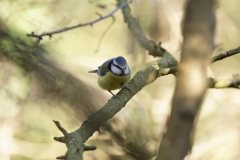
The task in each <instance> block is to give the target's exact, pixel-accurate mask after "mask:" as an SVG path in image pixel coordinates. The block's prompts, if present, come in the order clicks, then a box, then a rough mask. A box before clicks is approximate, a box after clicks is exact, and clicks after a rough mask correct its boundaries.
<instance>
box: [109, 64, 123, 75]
mask: <svg viewBox="0 0 240 160" xmlns="http://www.w3.org/2000/svg"><path fill="white" fill-rule="evenodd" d="M111 71H112V72H113V73H114V74H117V75H120V74H121V70H120V69H118V68H117V67H115V66H114V65H111Z"/></svg>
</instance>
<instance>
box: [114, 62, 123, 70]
mask: <svg viewBox="0 0 240 160" xmlns="http://www.w3.org/2000/svg"><path fill="white" fill-rule="evenodd" d="M112 64H113V65H114V66H115V67H117V68H118V69H120V70H123V69H122V68H120V67H119V66H117V65H115V64H114V63H112Z"/></svg>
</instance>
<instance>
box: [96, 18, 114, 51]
mask: <svg viewBox="0 0 240 160" xmlns="http://www.w3.org/2000/svg"><path fill="white" fill-rule="evenodd" d="M115 21H116V19H115V17H114V16H112V23H110V24H109V25H108V27H107V28H106V30H105V31H104V32H103V33H102V35H101V37H100V39H99V41H98V46H97V49H96V51H95V52H96V53H97V52H98V51H99V48H100V45H101V43H102V40H103V37H104V36H105V35H106V33H107V31H108V30H109V29H110V28H111V27H112V26H113V24H114V22H115Z"/></svg>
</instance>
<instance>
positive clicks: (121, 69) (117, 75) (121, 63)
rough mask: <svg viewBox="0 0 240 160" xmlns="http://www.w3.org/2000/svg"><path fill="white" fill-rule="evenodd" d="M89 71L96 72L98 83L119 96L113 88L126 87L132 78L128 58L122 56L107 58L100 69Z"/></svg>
mask: <svg viewBox="0 0 240 160" xmlns="http://www.w3.org/2000/svg"><path fill="white" fill-rule="evenodd" d="M89 73H96V74H97V75H98V85H99V86H100V87H101V88H102V89H103V90H107V91H108V92H109V93H111V94H112V96H113V97H117V96H116V95H115V94H113V93H112V90H116V89H121V88H123V87H126V85H127V84H128V82H129V81H130V79H131V70H130V68H129V66H128V63H127V61H126V59H125V58H124V57H122V56H118V57H116V58H112V59H109V60H107V61H106V62H104V63H103V64H102V65H101V66H99V67H98V69H96V70H92V71H89ZM127 88H128V89H130V88H129V87H127Z"/></svg>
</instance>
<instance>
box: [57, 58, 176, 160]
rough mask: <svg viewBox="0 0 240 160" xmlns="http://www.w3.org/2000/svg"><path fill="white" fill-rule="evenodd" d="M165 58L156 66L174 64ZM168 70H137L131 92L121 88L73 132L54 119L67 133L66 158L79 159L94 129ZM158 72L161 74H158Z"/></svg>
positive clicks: (157, 68)
mask: <svg viewBox="0 0 240 160" xmlns="http://www.w3.org/2000/svg"><path fill="white" fill-rule="evenodd" d="M165 59H166V57H163V58H162V59H161V61H158V66H165V67H171V66H174V64H172V63H171V62H168V63H166V60H165ZM161 63H162V64H161ZM168 71H169V72H168ZM170 71H172V70H171V69H169V70H164V72H162V68H159V67H154V66H149V67H147V68H146V69H145V70H142V71H139V72H137V73H136V74H135V75H134V77H133V78H132V79H131V81H130V82H129V84H128V85H127V87H128V88H131V92H130V91H129V90H128V89H126V88H123V89H121V90H120V91H119V92H118V93H117V95H118V97H119V98H115V99H113V98H111V99H109V100H108V102H107V103H106V104H105V105H104V106H103V107H102V108H101V109H100V110H98V111H97V112H96V113H93V114H92V115H91V116H90V117H89V118H88V119H87V120H86V121H84V122H83V124H82V125H81V127H80V128H79V129H78V130H76V131H74V132H71V133H67V131H65V129H63V127H59V126H61V125H60V123H59V122H56V121H54V122H55V124H56V125H57V127H58V128H59V130H60V131H61V132H64V134H66V133H67V135H64V139H65V141H64V143H65V144H66V145H67V148H68V151H67V154H66V157H67V159H68V160H81V158H82V153H83V152H84V150H85V149H84V146H85V145H84V143H85V142H86V141H87V140H88V138H89V137H90V136H92V134H93V133H94V132H95V131H98V129H99V128H100V127H101V126H102V125H103V124H104V123H106V122H107V121H108V120H109V119H110V118H112V117H113V116H114V115H115V114H116V113H118V112H119V111H120V110H121V109H122V108H123V107H125V106H126V103H127V102H128V101H129V100H130V99H131V98H132V97H133V96H134V95H135V94H137V93H138V92H139V91H140V90H141V89H142V88H143V87H145V86H146V85H148V84H150V83H152V82H153V81H155V80H156V79H157V78H158V77H160V76H163V75H167V74H171V73H172V72H170ZM159 72H160V73H161V74H159ZM58 124H59V125H58ZM61 138H63V137H60V139H61ZM54 139H55V140H57V141H59V137H58V138H57V137H55V138H54ZM61 142H63V141H61Z"/></svg>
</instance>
